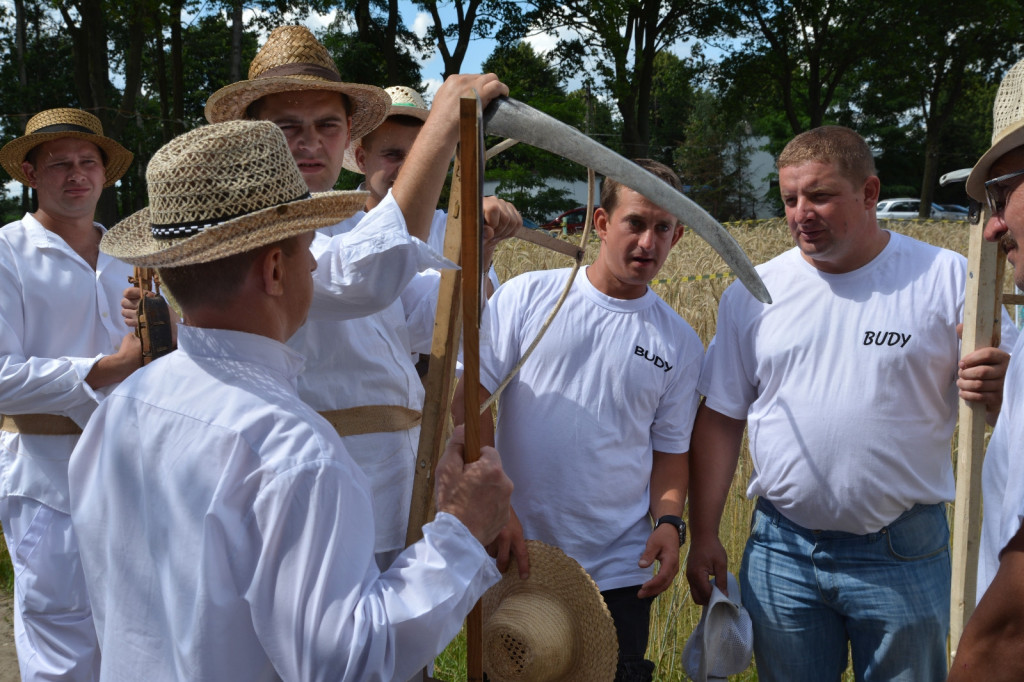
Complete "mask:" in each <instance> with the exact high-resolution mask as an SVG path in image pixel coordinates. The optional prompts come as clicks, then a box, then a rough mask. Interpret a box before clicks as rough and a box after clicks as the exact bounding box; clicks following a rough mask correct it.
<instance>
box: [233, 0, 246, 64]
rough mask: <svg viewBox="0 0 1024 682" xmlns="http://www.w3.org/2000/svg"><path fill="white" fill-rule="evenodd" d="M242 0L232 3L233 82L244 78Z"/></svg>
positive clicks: (235, 0)
mask: <svg viewBox="0 0 1024 682" xmlns="http://www.w3.org/2000/svg"><path fill="white" fill-rule="evenodd" d="M244 28H245V27H244V26H243V25H242V0H233V1H232V3H231V82H232V83H236V82H238V81H240V80H242V30H243V29H244Z"/></svg>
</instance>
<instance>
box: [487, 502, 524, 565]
mask: <svg viewBox="0 0 1024 682" xmlns="http://www.w3.org/2000/svg"><path fill="white" fill-rule="evenodd" d="M509 511H510V512H511V513H510V514H509V519H508V523H506V524H505V527H504V528H502V529H501V532H500V533H498V537H497V538H495V540H494V542H492V543H491V544H489V545H488V546H487V552H488V553H489V554H490V555H491V556H493V557H494V558H495V559H496V560H497V564H498V570H499V571H501V572H502V573H504V572H505V571H506V570H507V569H508V564H509V561H510V559H511V558H512V557H513V556H514V557H515V559H516V566H517V567H518V568H519V577H520V578H521V579H522V580H526V579H527V578H529V577H530V556H529V553H528V552H527V550H526V539H525V538H524V537H523V526H522V524H521V523H519V517H518V516H516V511H515V509H512V508H511V507H510V508H509Z"/></svg>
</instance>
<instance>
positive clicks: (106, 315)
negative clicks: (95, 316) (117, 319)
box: [102, 313, 110, 318]
mask: <svg viewBox="0 0 1024 682" xmlns="http://www.w3.org/2000/svg"><path fill="white" fill-rule="evenodd" d="M102 316H103V317H104V318H107V317H110V315H108V314H107V313H103V314H102Z"/></svg>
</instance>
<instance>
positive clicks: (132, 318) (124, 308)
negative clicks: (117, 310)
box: [121, 287, 142, 329]
mask: <svg viewBox="0 0 1024 682" xmlns="http://www.w3.org/2000/svg"><path fill="white" fill-rule="evenodd" d="M121 296H122V298H121V317H123V318H124V323H125V324H126V325H128V326H129V327H131V328H132V329H137V328H138V326H139V301H140V300H142V289H140V288H139V287H128V288H127V289H125V290H124V293H123V294H122V295H121Z"/></svg>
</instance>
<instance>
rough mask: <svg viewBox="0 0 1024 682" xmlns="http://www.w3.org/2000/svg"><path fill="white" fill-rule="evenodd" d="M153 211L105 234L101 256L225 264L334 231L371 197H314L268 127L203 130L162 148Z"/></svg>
mask: <svg viewBox="0 0 1024 682" xmlns="http://www.w3.org/2000/svg"><path fill="white" fill-rule="evenodd" d="M146 182H147V184H148V185H149V207H148V208H144V209H142V210H141V211H138V212H137V213H134V214H132V215H131V216H129V217H127V218H125V219H124V220H122V221H121V222H120V223H118V224H117V225H115V226H114V227H113V228H112V229H111V230H110V231H109V232H107V233H106V234H105V235H103V239H102V241H101V242H100V249H101V250H102V251H103V252H104V253H108V254H110V255H111V256H114V257H115V258H119V259H121V260H123V261H125V262H127V263H130V264H132V265H145V266H150V267H158V268H159V267H174V266H179V265H193V264H196V263H206V262H208V261H212V260H217V259H218V258H224V257H226V256H231V255H234V254H236V253H242V252H245V251H250V250H252V249H255V248H258V247H260V246H264V245H266V244H271V243H273V242H275V241H278V240H281V239H285V238H287V237H291V236H293V235H297V234H301V233H303V232H309V231H310V230H315V229H317V228H320V227H325V226H327V225H333V224H335V223H338V222H340V221H342V220H344V219H345V218H348V217H349V216H351V215H352V214H353V213H355V212H356V211H358V210H360V209H361V208H362V207H363V204H364V203H365V201H366V197H367V193H366V192H322V193H320V194H317V195H315V196H313V197H310V195H309V190H308V189H307V188H306V182H305V181H304V180H303V179H302V173H300V172H299V168H298V166H296V165H295V161H294V160H293V159H292V155H291V152H290V151H289V150H288V143H287V142H286V141H285V139H284V133H282V132H281V129H280V128H278V127H277V126H276V125H274V124H273V123H271V122H269V121H229V122H226V123H216V124H213V125H208V126H203V127H201V128H196V129H195V130H192V131H190V132H187V133H185V134H184V135H181V136H179V137H176V138H174V139H173V140H171V141H170V142H168V143H167V144H165V145H164V146H163V147H161V148H160V149H159V150H158V151H157V153H156V154H154V155H153V158H152V159H151V160H150V162H149V166H148V168H147V169H146Z"/></svg>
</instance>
